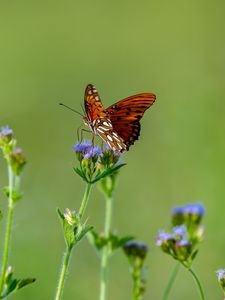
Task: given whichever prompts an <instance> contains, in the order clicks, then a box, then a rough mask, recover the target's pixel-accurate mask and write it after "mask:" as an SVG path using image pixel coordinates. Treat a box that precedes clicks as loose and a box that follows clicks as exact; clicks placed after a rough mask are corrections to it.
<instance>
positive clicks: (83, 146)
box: [73, 141, 102, 163]
mask: <svg viewBox="0 0 225 300" xmlns="http://www.w3.org/2000/svg"><path fill="white" fill-rule="evenodd" d="M73 151H74V152H75V153H76V154H77V158H78V160H79V161H80V162H81V161H82V160H88V159H93V162H94V163H95V162H97V160H98V159H99V157H100V155H101V153H102V151H101V149H100V147H97V146H93V145H92V143H91V142H90V141H83V142H81V143H80V142H79V143H77V144H76V145H75V146H74V147H73Z"/></svg>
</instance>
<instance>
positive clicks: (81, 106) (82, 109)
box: [80, 104, 85, 115]
mask: <svg viewBox="0 0 225 300" xmlns="http://www.w3.org/2000/svg"><path fill="white" fill-rule="evenodd" d="M80 106H81V109H82V111H83V113H84V115H85V110H84V107H83V105H82V104H80Z"/></svg>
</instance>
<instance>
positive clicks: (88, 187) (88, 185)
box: [79, 183, 92, 219]
mask: <svg viewBox="0 0 225 300" xmlns="http://www.w3.org/2000/svg"><path fill="white" fill-rule="evenodd" d="M91 188H92V184H91V183H88V184H87V186H86V190H85V193H84V197H83V200H82V203H81V206H80V209H79V217H80V219H82V217H83V214H84V211H85V208H86V206H87V203H88V199H89V196H90V192H91Z"/></svg>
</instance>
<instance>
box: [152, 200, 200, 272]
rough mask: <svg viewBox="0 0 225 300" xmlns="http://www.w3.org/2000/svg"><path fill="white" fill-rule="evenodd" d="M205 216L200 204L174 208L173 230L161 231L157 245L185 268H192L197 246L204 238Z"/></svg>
mask: <svg viewBox="0 0 225 300" xmlns="http://www.w3.org/2000/svg"><path fill="white" fill-rule="evenodd" d="M203 215H204V207H203V206H202V205H201V204H199V203H197V204H188V205H185V206H182V207H176V208H174V209H173V211H172V225H173V228H172V230H171V231H170V232H166V231H164V230H161V231H159V233H158V236H157V238H156V245H157V246H158V247H160V248H161V250H162V251H163V252H165V253H167V254H169V255H171V256H172V257H173V258H174V259H176V260H178V261H180V262H181V263H183V264H184V265H185V266H187V267H189V266H191V264H192V262H193V259H194V257H195V255H196V254H197V251H196V245H197V244H198V243H199V242H200V241H201V240H202V237H203V231H204V230H203V226H202V225H201V220H202V217H203Z"/></svg>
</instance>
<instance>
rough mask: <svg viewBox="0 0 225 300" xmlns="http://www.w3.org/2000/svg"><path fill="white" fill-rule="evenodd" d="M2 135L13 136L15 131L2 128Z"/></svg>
mask: <svg viewBox="0 0 225 300" xmlns="http://www.w3.org/2000/svg"><path fill="white" fill-rule="evenodd" d="M0 134H1V135H13V131H12V129H10V128H8V127H3V128H1V133H0Z"/></svg>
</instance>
